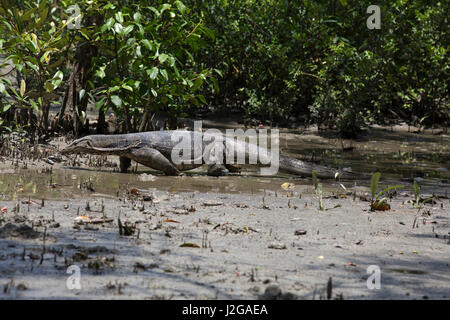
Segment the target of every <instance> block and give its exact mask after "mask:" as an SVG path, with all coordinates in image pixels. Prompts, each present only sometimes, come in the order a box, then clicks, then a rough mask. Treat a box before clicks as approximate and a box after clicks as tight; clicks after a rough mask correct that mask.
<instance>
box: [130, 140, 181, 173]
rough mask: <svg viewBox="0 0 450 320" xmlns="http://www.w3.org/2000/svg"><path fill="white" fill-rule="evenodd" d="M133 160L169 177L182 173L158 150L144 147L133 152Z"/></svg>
mask: <svg viewBox="0 0 450 320" xmlns="http://www.w3.org/2000/svg"><path fill="white" fill-rule="evenodd" d="M131 158H132V159H133V160H134V161H136V162H139V163H140V164H143V165H144V166H147V167H150V168H153V169H155V170H159V171H162V172H164V173H165V174H166V175H168V176H179V175H181V172H180V171H179V170H178V169H177V168H176V167H175V166H174V165H173V164H172V162H170V160H169V159H167V158H166V157H165V156H164V155H163V154H162V153H161V152H159V151H158V150H156V149H153V148H149V147H143V148H134V149H132V150H131Z"/></svg>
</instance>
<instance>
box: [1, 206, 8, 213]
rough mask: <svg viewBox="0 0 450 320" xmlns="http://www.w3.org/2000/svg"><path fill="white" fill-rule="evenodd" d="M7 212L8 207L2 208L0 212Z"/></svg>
mask: <svg viewBox="0 0 450 320" xmlns="http://www.w3.org/2000/svg"><path fill="white" fill-rule="evenodd" d="M7 210H8V207H3V208H2V209H1V210H0V212H5V211H7Z"/></svg>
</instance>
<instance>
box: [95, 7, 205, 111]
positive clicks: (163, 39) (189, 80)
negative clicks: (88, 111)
mask: <svg viewBox="0 0 450 320" xmlns="http://www.w3.org/2000/svg"><path fill="white" fill-rule="evenodd" d="M97 10H98V13H99V14H101V15H102V16H103V17H104V23H103V25H102V26H100V27H99V28H98V29H97V30H95V32H92V33H91V34H88V37H89V38H90V40H91V41H94V42H95V43H97V44H98V45H99V47H100V49H101V55H100V56H99V57H98V58H97V59H96V60H95V79H94V81H95V82H97V83H99V84H100V85H101V87H100V88H101V89H100V90H93V92H94V94H95V95H97V96H98V97H100V98H98V99H97V102H96V108H104V109H107V108H110V107H111V108H112V109H113V110H114V111H115V112H116V114H118V115H119V116H121V115H125V116H127V117H128V118H130V117H131V116H134V117H135V118H138V117H139V114H140V112H142V111H143V110H150V111H152V112H156V113H158V112H164V113H166V114H167V115H168V116H169V117H170V118H176V117H180V116H183V115H184V108H185V107H186V106H187V105H189V104H193V105H196V106H198V105H200V104H201V103H204V102H205V98H204V96H203V95H201V94H200V93H199V88H201V87H202V86H203V85H204V84H205V83H209V84H211V82H209V79H210V78H211V77H212V74H213V70H212V68H201V66H199V65H198V64H197V62H196V60H195V59H194V54H195V53H196V52H197V51H198V50H199V49H200V48H201V47H202V46H204V45H205V43H206V41H207V40H208V32H207V31H206V30H207V29H206V28H205V27H204V26H203V22H202V21H201V20H199V21H191V20H188V18H187V12H189V9H188V8H187V7H186V6H185V5H184V4H183V3H182V2H181V1H173V2H172V3H171V4H169V3H165V2H164V1H153V2H151V3H148V1H131V2H129V3H128V4H127V5H122V6H118V5H115V4H112V3H108V4H106V5H104V6H102V7H99V8H98V9H97ZM104 97H106V99H104Z"/></svg>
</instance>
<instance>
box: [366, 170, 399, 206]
mask: <svg viewBox="0 0 450 320" xmlns="http://www.w3.org/2000/svg"><path fill="white" fill-rule="evenodd" d="M380 177H381V173H380V172H376V173H374V174H373V175H372V178H371V179H370V193H371V195H372V199H371V201H370V202H371V203H370V208H371V210H389V205H383V203H385V202H386V200H387V198H386V197H382V196H383V194H385V193H386V192H388V191H391V190H394V189H399V188H403V187H404V186H403V185H395V186H391V187H387V188H385V189H383V190H381V191H380V192H378V193H377V191H378V182H379V181H380Z"/></svg>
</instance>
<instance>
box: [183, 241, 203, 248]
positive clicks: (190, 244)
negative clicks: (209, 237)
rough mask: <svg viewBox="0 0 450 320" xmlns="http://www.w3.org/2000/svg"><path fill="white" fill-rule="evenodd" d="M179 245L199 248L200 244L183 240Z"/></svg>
mask: <svg viewBox="0 0 450 320" xmlns="http://www.w3.org/2000/svg"><path fill="white" fill-rule="evenodd" d="M180 247H182V248H200V246H199V245H198V244H196V243H190V242H185V243H183V244H180Z"/></svg>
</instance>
